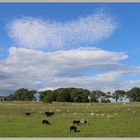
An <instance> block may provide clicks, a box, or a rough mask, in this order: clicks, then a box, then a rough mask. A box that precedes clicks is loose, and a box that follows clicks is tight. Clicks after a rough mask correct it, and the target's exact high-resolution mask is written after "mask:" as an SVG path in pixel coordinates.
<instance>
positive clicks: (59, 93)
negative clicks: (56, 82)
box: [54, 88, 70, 102]
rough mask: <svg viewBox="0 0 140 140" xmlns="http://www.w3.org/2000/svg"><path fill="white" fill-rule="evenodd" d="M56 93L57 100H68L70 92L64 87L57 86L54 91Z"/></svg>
mask: <svg viewBox="0 0 140 140" xmlns="http://www.w3.org/2000/svg"><path fill="white" fill-rule="evenodd" d="M54 93H55V94H56V101H57V102H70V93H69V92H67V89H66V88H59V89H56V90H55V91H54Z"/></svg>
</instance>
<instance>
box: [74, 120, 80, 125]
mask: <svg viewBox="0 0 140 140" xmlns="http://www.w3.org/2000/svg"><path fill="white" fill-rule="evenodd" d="M80 123H81V122H80V120H74V121H73V125H74V124H80Z"/></svg>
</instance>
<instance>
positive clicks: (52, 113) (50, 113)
mask: <svg viewBox="0 0 140 140" xmlns="http://www.w3.org/2000/svg"><path fill="white" fill-rule="evenodd" d="M45 115H46V116H47V117H50V116H52V115H54V112H45Z"/></svg>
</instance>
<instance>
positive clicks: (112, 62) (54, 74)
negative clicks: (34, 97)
mask: <svg viewBox="0 0 140 140" xmlns="http://www.w3.org/2000/svg"><path fill="white" fill-rule="evenodd" d="M127 57H128V55H127V54H126V53H123V52H110V51H105V50H102V49H98V48H78V49H71V50H59V51H54V52H43V51H38V50H33V49H27V48H16V47H11V48H10V50H9V56H8V58H7V59H6V60H3V61H2V62H1V64H0V73H1V76H2V75H3V79H1V80H0V82H3V80H4V83H7V87H8V86H9V88H11V87H12V88H14V89H16V88H21V87H26V88H35V89H45V88H57V87H71V86H73V87H83V88H88V89H102V90H106V89H108V90H109V89H110V90H111V89H115V88H116V87H117V88H118V87H121V85H120V84H121V83H120V80H121V76H122V74H123V73H125V72H126V71H128V72H129V71H131V70H132V68H131V67H130V66H125V65H123V64H119V62H120V61H121V60H124V59H127ZM116 67H117V69H116ZM95 69H97V70H105V71H107V72H104V73H99V74H95V73H93V74H92V75H91V76H86V75H85V74H84V73H85V72H86V71H87V70H95ZM133 69H134V67H133ZM136 69H137V71H138V69H139V68H137V67H135V70H136ZM5 74H6V75H7V77H4V75H5ZM5 86H6V85H5Z"/></svg>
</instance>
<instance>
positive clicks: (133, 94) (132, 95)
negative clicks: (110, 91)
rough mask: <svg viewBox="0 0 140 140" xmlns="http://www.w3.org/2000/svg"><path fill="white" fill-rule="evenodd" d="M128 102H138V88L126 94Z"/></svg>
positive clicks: (139, 99) (139, 95)
mask: <svg viewBox="0 0 140 140" xmlns="http://www.w3.org/2000/svg"><path fill="white" fill-rule="evenodd" d="M127 96H128V98H129V100H130V102H140V88H138V87H134V88H132V89H131V90H129V91H128V92H127Z"/></svg>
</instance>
